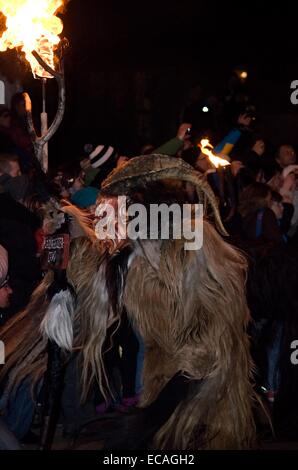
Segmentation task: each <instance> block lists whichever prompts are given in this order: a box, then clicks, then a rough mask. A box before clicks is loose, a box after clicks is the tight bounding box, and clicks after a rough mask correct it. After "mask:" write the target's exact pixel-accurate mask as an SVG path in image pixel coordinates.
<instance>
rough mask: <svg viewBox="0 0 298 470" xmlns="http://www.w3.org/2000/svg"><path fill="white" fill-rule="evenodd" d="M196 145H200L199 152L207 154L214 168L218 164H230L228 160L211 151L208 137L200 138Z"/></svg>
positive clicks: (211, 147)
mask: <svg viewBox="0 0 298 470" xmlns="http://www.w3.org/2000/svg"><path fill="white" fill-rule="evenodd" d="M198 146H199V147H200V149H201V152H202V153H203V154H204V155H207V157H208V158H209V160H210V162H211V163H212V164H213V165H214V166H215V168H218V167H220V166H228V165H231V164H230V162H228V160H226V159H225V158H221V157H219V156H218V155H215V154H214V153H213V152H212V150H213V146H212V145H211V144H210V142H209V139H202V140H201V142H200V144H199V145H198Z"/></svg>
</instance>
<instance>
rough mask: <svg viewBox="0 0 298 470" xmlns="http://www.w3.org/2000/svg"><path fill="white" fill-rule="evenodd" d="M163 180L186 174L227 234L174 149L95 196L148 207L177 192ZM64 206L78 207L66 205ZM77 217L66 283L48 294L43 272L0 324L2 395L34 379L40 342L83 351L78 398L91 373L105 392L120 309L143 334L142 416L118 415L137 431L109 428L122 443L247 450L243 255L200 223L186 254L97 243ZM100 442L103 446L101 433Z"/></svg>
mask: <svg viewBox="0 0 298 470" xmlns="http://www.w3.org/2000/svg"><path fill="white" fill-rule="evenodd" d="M169 180H178V181H184V182H188V183H192V184H193V185H194V186H195V188H196V191H197V194H198V198H199V202H201V203H203V204H204V207H205V210H206V213H207V212H208V211H209V209H210V208H211V209H212V211H209V212H212V213H213V214H210V216H212V217H213V219H214V222H215V224H216V225H217V227H218V229H219V230H220V231H221V232H222V233H223V234H224V233H225V232H224V229H223V226H222V224H221V220H220V217H219V213H218V209H217V204H216V200H215V197H214V194H213V193H212V191H211V189H210V187H209V186H208V184H207V183H206V182H205V180H204V179H203V178H202V177H201V176H200V175H199V174H198V173H197V172H195V171H194V170H193V169H192V167H190V166H189V165H187V164H186V163H185V162H183V161H182V160H179V159H176V158H170V157H166V156H163V155H151V156H145V157H136V158H134V159H132V160H130V161H129V162H128V163H126V164H125V165H124V166H122V167H120V168H119V169H116V170H115V171H114V172H113V173H112V174H111V175H110V176H109V177H108V179H107V180H106V181H105V182H104V184H103V186H102V192H101V202H105V201H115V199H116V197H117V196H119V195H127V196H128V197H129V198H130V201H142V202H143V203H144V204H145V203H146V202H148V201H149V199H150V202H152V201H153V200H154V198H153V197H152V194H155V190H156V188H157V187H158V188H159V189H158V196H157V199H156V200H155V202H157V203H161V202H164V201H169V199H171V201H173V197H172V196H169V192H167V191H166V188H167V183H168V182H169ZM157 183H158V184H157ZM154 185H155V186H154ZM160 187H163V188H164V189H165V190H164V196H161V194H162V192H161V191H160ZM153 188H155V189H153ZM172 194H173V191H172ZM148 195H150V197H148ZM176 196H179V195H177V194H176ZM176 196H175V197H176ZM162 197H163V200H162ZM174 202H175V201H174ZM64 210H65V211H66V212H68V213H72V215H74V213H75V212H76V213H77V211H76V210H74V209H73V208H71V207H66V208H65V209H64ZM79 218H81V222H82V225H83V226H84V227H85V232H86V237H85V238H84V237H83V238H79V239H75V240H74V241H73V242H72V246H71V255H70V261H69V264H68V267H67V282H68V285H69V286H71V289H66V290H63V291H62V292H59V293H58V294H57V293H56V295H54V296H53V298H52V299H50V298H49V296H48V290H49V287H50V286H51V284H52V282H53V273H51V272H49V273H48V274H47V275H46V277H45V278H44V281H43V282H42V284H41V285H40V286H39V288H38V289H37V290H36V291H35V293H34V294H33V297H32V299H31V303H30V305H29V306H28V308H27V310H26V311H25V312H23V313H21V314H20V315H19V316H18V317H16V318H15V319H14V320H12V321H11V323H10V324H8V325H6V326H5V327H4V328H3V329H2V331H1V332H0V336H1V339H2V340H4V341H5V343H6V345H7V348H6V351H7V363H6V365H5V368H4V369H3V371H2V373H1V377H0V378H1V379H2V381H3V380H4V379H5V378H6V387H5V391H4V396H8V394H10V393H11V392H12V391H13V390H15V389H16V387H17V386H18V384H19V383H20V381H22V379H23V378H24V377H26V376H30V377H31V381H32V383H37V381H38V380H39V379H40V378H41V377H42V376H43V375H44V374H45V371H46V368H47V356H48V346H47V345H48V339H50V340H51V342H52V343H55V344H57V345H58V346H59V347H60V348H61V349H62V350H63V351H64V352H65V355H67V354H66V351H68V355H70V354H71V352H72V351H76V350H79V351H80V356H81V378H82V390H83V399H84V398H86V397H87V394H88V390H89V389H90V386H91V385H92V383H94V381H97V382H98V384H99V385H100V386H101V389H102V392H103V393H105V390H104V386H103V383H104V382H106V381H105V371H104V362H103V354H102V352H103V344H104V342H105V339H106V333H107V329H108V328H109V327H110V326H111V325H113V324H114V323H116V322H117V321H119V318H120V316H121V312H122V311H123V308H125V309H126V311H127V313H128V315H129V317H130V318H131V320H132V321H133V322H134V323H135V324H136V326H137V328H138V330H139V331H140V333H141V335H142V337H143V340H144V343H145V364H144V372H143V381H144V388H143V393H142V396H141V403H140V410H139V413H137V414H136V415H135V416H134V415H131V416H127V419H126V418H125V417H123V423H124V422H127V423H129V421H130V424H131V425H132V427H134V429H133V432H134V433H135V434H134V435H133V438H131V439H129V437H128V433H126V431H124V429H125V426H126V425H125V426H124V425H123V427H122V428H121V425H120V426H119V427H118V426H117V428H116V429H115V428H114V433H113V435H114V436H115V434H117V432H116V431H117V429H118V431H119V429H120V430H121V429H122V431H123V432H122V436H120V437H119V439H118V441H117V439H116V441H117V442H118V443H119V447H121V446H123V447H124V446H126V448H130V447H129V446H130V445H131V446H132V447H133V446H134V448H135V447H137V446H139V447H143V448H145V447H148V446H149V447H151V448H156V449H181V450H182V449H247V448H250V447H251V446H252V444H253V442H254V438H255V427H254V420H253V416H252V407H253V399H254V393H253V388H252V385H251V382H250V379H251V368H252V364H251V360H250V355H249V343H248V338H247V336H246V333H245V330H246V325H247V322H248V321H249V311H248V308H247V304H246V298H245V278H246V268H247V266H246V261H245V259H244V257H243V256H242V254H241V253H240V252H238V251H237V250H236V249H234V248H233V247H232V246H231V245H229V244H228V243H226V242H225V241H224V240H223V238H222V237H221V236H220V235H219V234H218V233H217V231H216V229H215V228H214V227H213V225H212V223H211V222H210V221H208V220H204V226H203V234H204V243H203V247H202V248H201V249H200V250H197V251H185V249H184V242H185V240H183V239H181V240H174V239H172V240H137V241H132V240H129V239H125V240H123V239H116V240H105V241H100V240H98V239H97V238H96V236H95V231H94V230H93V229H92V227H91V226H90V225H88V224H87V221H86V220H83V221H82V217H80V215H79ZM72 291H73V292H72ZM146 410H150V413H146ZM130 424H128V425H127V426H130ZM104 426H105V422H104V421H102V427H103V428H104ZM149 428H150V430H148V429H149ZM118 434H119V433H118ZM140 435H142V439H140ZM116 441H115V439H114V444H113V446H114V447H115V446H116V444H115V442H116ZM136 442H139V444H136ZM105 446H106V447H107V448H109V446H110V442H109V440H106V442H105Z"/></svg>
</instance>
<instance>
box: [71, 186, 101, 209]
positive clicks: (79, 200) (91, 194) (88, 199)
mask: <svg viewBox="0 0 298 470" xmlns="http://www.w3.org/2000/svg"><path fill="white" fill-rule="evenodd" d="M98 193H99V190H98V189H96V188H93V187H91V186H87V187H86V188H83V189H80V190H79V191H77V192H76V193H74V195H73V196H72V198H71V202H72V203H73V204H75V205H76V206H78V207H80V208H81V209H86V208H87V207H89V206H93V205H94V204H95V203H96V199H97V196H98Z"/></svg>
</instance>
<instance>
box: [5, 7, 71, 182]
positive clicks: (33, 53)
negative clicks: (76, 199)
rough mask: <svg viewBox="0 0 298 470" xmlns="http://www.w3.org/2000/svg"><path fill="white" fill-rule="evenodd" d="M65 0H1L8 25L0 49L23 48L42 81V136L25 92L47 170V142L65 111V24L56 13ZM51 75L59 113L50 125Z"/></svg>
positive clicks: (30, 127)
mask: <svg viewBox="0 0 298 470" xmlns="http://www.w3.org/2000/svg"><path fill="white" fill-rule="evenodd" d="M64 3H65V1H64V0H38V1H36V0H10V1H9V2H8V1H7V0H0V11H1V12H2V13H3V15H4V16H5V17H6V27H7V29H6V30H5V31H4V33H3V35H2V37H1V38H0V51H5V50H7V49H13V48H20V49H21V50H22V51H23V52H24V53H25V57H26V60H27V61H28V62H29V63H30V66H31V70H32V73H33V76H34V78H40V79H41V82H42V104H43V105H42V113H41V135H40V136H38V134H37V132H36V129H35V127H34V124H33V119H32V103H31V100H30V97H29V95H28V94H27V93H24V99H25V105H26V113H27V123H28V131H29V134H30V136H31V140H32V143H33V147H34V151H35V155H36V157H37V159H38V161H39V162H40V164H41V166H42V169H43V171H44V172H45V173H46V172H47V171H48V142H49V140H50V139H51V138H52V137H53V135H54V134H55V132H56V131H57V129H58V127H59V126H60V124H61V122H62V119H63V116H64V111H65V79H64V68H63V50H64V49H65V45H66V42H65V41H64V42H63V41H61V40H60V37H59V34H61V33H62V30H63V23H62V21H61V20H60V18H58V17H57V16H56V14H57V13H58V11H60V9H61V7H62V6H63V5H64ZM57 53H58V54H57ZM57 55H58V56H59V58H58V64H56V62H57ZM52 78H55V79H56V81H57V83H58V90H59V99H58V110H57V113H56V116H55V118H54V120H53V122H52V124H51V126H50V127H49V128H48V116H47V112H46V83H47V80H48V79H52Z"/></svg>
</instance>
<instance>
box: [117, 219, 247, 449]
mask: <svg viewBox="0 0 298 470" xmlns="http://www.w3.org/2000/svg"><path fill="white" fill-rule="evenodd" d="M148 243H149V244H152V243H153V244H154V243H156V242H150V241H147V242H144V245H146V244H148ZM245 274H246V262H245V260H244V258H243V257H242V255H241V254H240V253H238V252H237V251H236V250H235V249H234V248H232V247H231V246H230V245H228V244H226V243H225V242H224V241H223V240H222V239H221V238H220V237H219V236H218V235H217V233H216V231H215V230H214V229H213V227H212V226H210V225H209V224H208V223H207V222H205V223H204V246H203V248H202V250H200V251H199V252H196V251H189V252H186V251H184V247H183V241H182V240H181V241H180V240H179V241H177V240H175V241H172V242H171V241H170V242H164V243H163V244H162V247H161V250H160V263H159V266H158V269H154V268H153V267H152V264H151V263H149V260H148V259H146V258H144V257H142V256H139V257H137V258H136V259H135V260H134V261H133V264H132V266H131V268H130V270H129V272H128V276H127V280H126V287H125V295H124V303H125V305H126V308H127V311H128V312H129V313H130V314H131V316H132V317H133V319H134V321H135V322H136V324H137V326H138V328H139V330H140V332H141V334H142V336H143V338H144V341H145V349H146V355H145V368H144V392H143V395H142V403H141V404H142V406H143V407H145V406H147V405H149V404H150V403H152V401H154V399H156V397H157V396H158V394H159V393H160V391H161V389H162V388H163V387H164V385H165V384H166V383H167V382H168V381H169V380H170V379H171V378H172V377H173V376H174V375H175V374H176V373H177V372H179V371H183V373H184V374H185V375H186V376H189V377H190V378H191V379H204V384H203V386H202V387H201V388H200V390H199V392H198V393H197V395H196V396H194V397H193V398H192V399H191V400H185V401H184V402H183V403H181V405H180V406H179V407H178V408H177V409H176V411H175V413H174V414H173V415H172V417H171V418H170V420H169V421H168V422H167V423H166V424H165V426H163V428H162V429H161V430H160V431H159V433H158V435H157V436H156V439H155V446H156V448H158V449H168V448H171V449H190V448H193V449H195V448H198V446H200V447H203V448H207V449H243V448H249V447H250V446H251V444H252V442H253V440H254V434H255V429H254V422H253V417H252V401H253V389H252V386H251V384H250V381H249V379H250V370H251V366H252V364H251V362H250V355H249V349H248V338H247V336H246V334H245V327H246V324H247V322H248V320H249V312H248V309H247V305H246V300H245V292H244V281H245ZM198 425H200V426H201V427H202V426H203V427H204V426H205V427H206V429H205V432H204V433H203V436H202V435H201V436H200V440H199V442H196V438H195V433H196V431H197V426H198ZM202 440H203V443H202Z"/></svg>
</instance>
